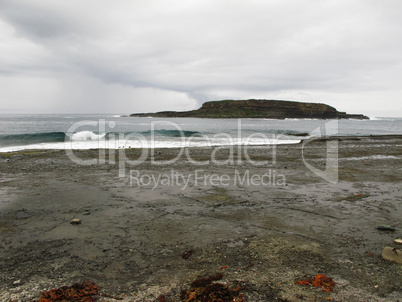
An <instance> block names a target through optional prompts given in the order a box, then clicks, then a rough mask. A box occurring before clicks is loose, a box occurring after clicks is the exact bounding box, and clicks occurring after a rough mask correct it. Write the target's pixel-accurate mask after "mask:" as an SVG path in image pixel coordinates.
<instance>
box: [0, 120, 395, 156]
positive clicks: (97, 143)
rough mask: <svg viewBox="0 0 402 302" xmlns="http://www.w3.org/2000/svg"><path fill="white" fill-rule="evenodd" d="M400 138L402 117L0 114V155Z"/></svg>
mask: <svg viewBox="0 0 402 302" xmlns="http://www.w3.org/2000/svg"><path fill="white" fill-rule="evenodd" d="M386 134H402V118H372V119H370V120H316V119H285V120H273V119H199V118H146V117H122V116H118V115H0V152H12V151H19V150H26V149H95V148H114V149H118V148H175V147H205V146H224V145H268V144H295V143H299V142H300V141H301V140H302V139H305V138H309V137H311V136H327V135H339V136H360V135H386Z"/></svg>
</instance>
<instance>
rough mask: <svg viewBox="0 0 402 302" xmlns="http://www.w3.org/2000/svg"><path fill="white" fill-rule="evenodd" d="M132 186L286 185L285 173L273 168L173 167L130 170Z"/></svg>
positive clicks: (183, 187) (153, 188) (182, 187)
mask: <svg viewBox="0 0 402 302" xmlns="http://www.w3.org/2000/svg"><path fill="white" fill-rule="evenodd" d="M129 178H130V186H131V187H141V188H151V189H152V190H155V189H156V188H158V187H166V186H176V187H179V188H180V189H181V190H185V189H187V188H188V187H189V186H195V187H209V186H219V187H225V186H242V187H250V186H264V187H273V186H286V177H285V175H284V174H282V173H279V172H277V171H276V170H273V169H268V170H267V171H266V172H264V173H252V172H250V170H248V169H247V170H244V171H242V170H238V169H235V170H234V172H233V173H231V174H229V173H223V174H218V173H209V172H206V171H205V170H203V169H196V170H194V172H190V173H186V174H184V173H182V172H180V171H176V170H174V169H172V170H171V171H169V172H164V173H146V172H143V171H140V170H130V176H129Z"/></svg>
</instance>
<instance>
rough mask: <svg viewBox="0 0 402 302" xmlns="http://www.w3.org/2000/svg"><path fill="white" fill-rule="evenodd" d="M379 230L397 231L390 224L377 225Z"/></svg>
mask: <svg viewBox="0 0 402 302" xmlns="http://www.w3.org/2000/svg"><path fill="white" fill-rule="evenodd" d="M377 230H379V231H390V232H395V228H394V227H392V226H390V225H380V226H378V227H377Z"/></svg>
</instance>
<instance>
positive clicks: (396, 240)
mask: <svg viewBox="0 0 402 302" xmlns="http://www.w3.org/2000/svg"><path fill="white" fill-rule="evenodd" d="M394 243H395V244H402V239H401V238H398V239H395V240H394Z"/></svg>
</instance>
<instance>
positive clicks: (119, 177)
mask: <svg viewBox="0 0 402 302" xmlns="http://www.w3.org/2000/svg"><path fill="white" fill-rule="evenodd" d="M333 141H336V142H337V143H336V145H337V154H338V156H339V160H338V167H337V169H338V171H337V172H338V173H337V176H338V180H337V181H336V182H334V183H329V182H327V181H326V180H324V179H323V178H321V177H320V176H318V175H317V174H316V173H314V172H313V171H312V170H311V169H309V168H308V165H306V163H308V164H309V165H310V166H311V167H315V168H317V169H319V170H322V171H325V169H326V168H328V165H330V164H331V163H329V162H327V161H326V156H327V154H328V149H327V146H329V144H328V141H326V140H320V141H318V140H317V141H314V142H311V143H309V144H305V145H303V144H297V145H281V146H277V147H276V148H273V147H270V146H261V147H258V146H257V147H252V148H248V149H246V150H245V149H238V148H237V147H236V148H234V149H230V148H221V149H219V150H215V149H211V148H192V149H188V150H187V151H185V152H183V153H181V154H180V150H178V149H160V150H155V152H151V150H138V149H131V150H116V152H115V154H111V153H109V152H107V151H106V152H103V150H86V151H75V152H74V155H75V156H76V159H77V158H78V159H80V160H81V163H89V160H91V159H93V160H94V162H95V163H94V164H91V165H89V164H88V165H80V164H77V162H74V161H72V160H71V158H70V157H69V156H67V155H66V153H65V151H56V150H32V151H21V152H15V153H3V154H0V237H1V242H0V272H1V273H0V300H1V301H32V300H34V299H38V298H39V294H40V292H41V291H44V290H50V289H52V288H58V287H61V286H65V285H71V284H73V283H76V282H82V281H83V280H90V281H92V282H94V283H96V285H97V286H99V288H100V291H101V292H102V293H103V294H105V295H107V296H109V297H105V296H104V297H102V299H101V301H117V299H115V298H119V299H122V300H123V301H185V299H187V301H191V300H189V296H185V295H184V294H183V292H185V291H186V290H187V291H188V292H189V289H190V288H191V284H192V283H193V281H194V280H196V279H197V278H200V277H201V278H202V277H209V276H217V275H219V274H221V275H222V276H221V278H220V280H219V282H221V283H222V284H225V285H227V286H234V285H235V284H241V286H238V289H239V293H241V295H242V296H240V298H238V299H241V298H242V299H244V301H249V302H250V301H251V302H252V301H255V302H257V301H395V302H396V301H401V299H402V295H401V289H402V284H401V280H402V269H401V265H400V264H397V263H395V262H392V261H389V260H385V259H384V258H383V257H382V252H383V250H384V248H385V247H387V246H388V247H391V248H392V249H395V252H396V253H399V248H400V245H398V244H397V241H396V242H395V243H394V240H395V239H398V238H401V236H402V222H401V216H402V199H401V188H400V184H401V181H402V170H401V165H400V162H401V154H400V148H401V144H402V137H401V136H387V137H360V138H340V139H338V138H335V139H334V140H333ZM332 146H333V145H332ZM332 151H334V150H332ZM212 154H214V156H215V157H214V158H213V159H212V157H211V156H212ZM123 155H124V157H123ZM141 155H143V156H144V158H143V159H144V161H143V162H142V163H140V164H135V163H134V160H135V159H139V158H140V157H141ZM178 155H180V156H178ZM123 158H124V160H125V162H124V164H121V163H122V160H123ZM303 158H304V160H303ZM169 160H170V162H167V161H169ZM204 163H206V164H204ZM74 219H77V220H74ZM381 226H383V227H384V226H385V227H387V226H388V227H389V228H388V229H387V228H385V229H384V228H383V229H381V228H379V227H381ZM317 274H322V275H325V276H327V277H330V278H332V280H333V281H334V282H335V286H334V288H333V291H324V290H323V289H322V288H319V287H314V286H311V285H300V284H297V281H299V280H306V279H308V278H313V277H314V276H316V275H317ZM204 281H205V280H204ZM113 297H114V298H113ZM183 297H184V298H183ZM186 297H187V298H186ZM163 299H164V300H163ZM193 301H195V300H193ZM239 301H240V300H239Z"/></svg>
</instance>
